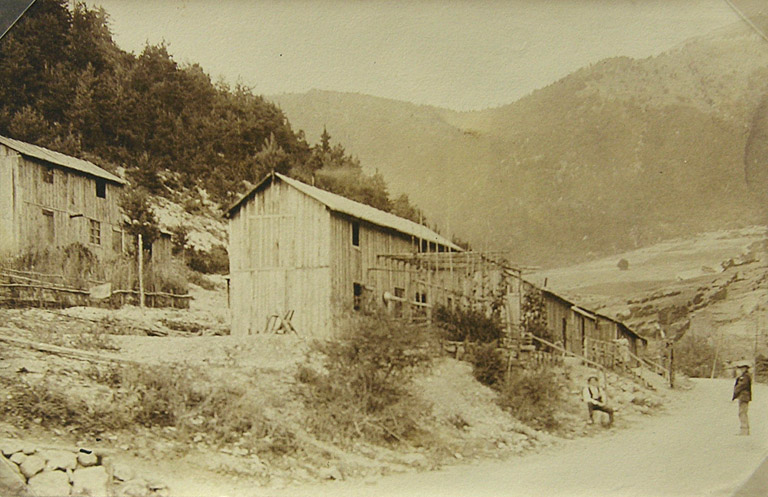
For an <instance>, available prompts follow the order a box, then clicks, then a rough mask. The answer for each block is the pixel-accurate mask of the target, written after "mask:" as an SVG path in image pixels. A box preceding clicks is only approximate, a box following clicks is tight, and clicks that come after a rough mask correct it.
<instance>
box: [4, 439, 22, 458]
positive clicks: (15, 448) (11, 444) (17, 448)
mask: <svg viewBox="0 0 768 497" xmlns="http://www.w3.org/2000/svg"><path fill="white" fill-rule="evenodd" d="M23 448H24V444H23V443H22V442H21V441H19V440H5V441H3V442H2V443H0V452H2V453H3V455H4V456H5V457H10V456H12V455H13V454H16V453H17V452H21V451H22V450H23Z"/></svg>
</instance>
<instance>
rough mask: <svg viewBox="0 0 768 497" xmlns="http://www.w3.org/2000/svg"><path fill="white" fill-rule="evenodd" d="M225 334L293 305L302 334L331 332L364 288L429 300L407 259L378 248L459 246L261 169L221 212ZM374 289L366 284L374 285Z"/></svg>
mask: <svg viewBox="0 0 768 497" xmlns="http://www.w3.org/2000/svg"><path fill="white" fill-rule="evenodd" d="M227 217H228V218H229V257H230V287H231V296H230V307H231V311H232V333H233V334H236V335H242V334H250V333H257V332H259V331H261V330H264V329H265V327H266V323H267V320H268V319H270V316H274V315H277V316H280V317H284V316H285V315H286V314H287V313H292V318H291V319H292V324H293V326H294V327H295V328H296V329H297V330H298V332H299V333H301V334H303V335H314V336H323V335H326V336H327V335H328V334H329V333H331V331H332V329H333V327H334V324H335V321H336V319H337V318H339V317H342V316H344V315H345V314H346V313H349V312H353V311H354V310H356V309H359V308H360V307H361V305H362V300H363V299H364V298H367V296H369V295H370V296H371V297H376V298H380V297H381V296H383V295H385V294H387V295H390V296H392V297H394V299H393V300H394V301H396V302H403V301H406V300H407V301H411V299H413V300H416V301H418V302H419V303H421V304H427V303H428V302H430V301H431V294H432V286H431V285H430V284H429V282H428V281H418V282H417V281H415V280H414V278H412V277H411V275H412V273H413V272H414V271H415V269H414V268H413V267H412V266H413V263H412V262H409V261H398V260H394V259H392V258H390V259H389V260H388V262H387V264H389V266H388V267H389V270H388V273H387V275H386V277H384V278H382V277H381V274H379V273H378V272H377V271H375V269H377V268H380V266H381V263H380V259H381V256H382V255H387V254H389V255H392V254H412V253H419V252H424V253H436V254H439V253H446V252H459V251H461V250H462V249H461V248H460V247H458V246H457V245H455V244H454V243H452V242H451V241H449V240H447V239H445V238H444V237H442V236H440V235H438V234H437V233H435V232H434V231H432V230H430V229H429V228H427V227H425V226H422V225H420V224H417V223H414V222H412V221H409V220H406V219H403V218H400V217H397V216H395V215H393V214H390V213H387V212H383V211H381V210H378V209H375V208H373V207H370V206H367V205H364V204H361V203H359V202H355V201H352V200H349V199H347V198H344V197H342V196H340V195H336V194H333V193H330V192H327V191H324V190H321V189H319V188H315V187H313V186H310V185H307V184H305V183H302V182H300V181H297V180H295V179H292V178H288V177H286V176H284V175H281V174H277V173H276V174H272V175H269V176H267V177H266V178H265V179H264V180H262V181H261V182H260V183H259V184H258V185H256V186H255V187H254V188H253V189H252V190H251V191H250V192H249V193H247V194H246V195H244V196H243V197H242V198H241V199H240V200H238V201H237V202H236V203H235V204H234V205H233V206H232V207H230V208H229V209H228V211H227ZM374 289H375V291H373V290H374Z"/></svg>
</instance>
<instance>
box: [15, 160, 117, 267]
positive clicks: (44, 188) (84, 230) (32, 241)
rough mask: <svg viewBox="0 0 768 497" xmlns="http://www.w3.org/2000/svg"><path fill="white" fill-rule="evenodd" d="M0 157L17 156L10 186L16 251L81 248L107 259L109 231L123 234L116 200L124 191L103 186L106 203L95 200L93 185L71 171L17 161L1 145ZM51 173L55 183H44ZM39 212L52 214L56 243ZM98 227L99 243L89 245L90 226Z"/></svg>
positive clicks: (110, 252) (94, 184)
mask: <svg viewBox="0 0 768 497" xmlns="http://www.w3.org/2000/svg"><path fill="white" fill-rule="evenodd" d="M0 156H5V157H8V156H16V157H18V158H17V161H18V166H17V176H16V178H15V180H16V181H15V182H14V186H13V187H14V188H15V190H16V195H17V202H16V204H15V206H14V207H15V210H14V224H15V225H16V229H17V230H18V231H17V233H18V240H19V243H18V247H17V248H18V249H19V250H37V249H42V248H45V247H46V246H48V245H53V246H66V245H69V244H71V243H75V242H80V243H82V244H83V245H85V246H86V247H88V248H89V249H90V250H91V251H92V252H93V253H94V254H95V255H96V256H98V257H99V258H101V259H109V258H112V257H114V256H115V255H117V254H115V253H114V251H113V250H112V247H113V244H112V236H113V228H114V229H117V230H120V229H122V214H121V212H120V207H119V196H120V195H121V193H122V186H120V185H116V184H114V183H110V182H106V198H99V197H97V196H96V180H95V179H94V178H92V177H89V176H85V175H82V174H78V173H77V172H74V171H72V170H69V169H65V168H62V167H58V166H55V165H49V164H46V163H44V162H42V161H38V160H36V159H30V158H27V157H24V156H19V155H18V154H17V153H16V152H15V151H14V150H12V149H9V148H7V147H5V146H2V145H0ZM49 168H51V169H52V171H53V183H48V182H45V181H44V180H43V177H44V174H45V172H46V171H47V170H48V169H49ZM43 211H50V212H52V213H53V228H54V239H53V242H52V243H51V244H49V243H48V241H47V240H48V230H49V225H48V223H49V220H50V218H48V217H46V216H45V215H44V214H43ZM91 220H95V221H98V222H99V223H100V231H101V240H100V243H99V244H95V243H91V225H90V221H91Z"/></svg>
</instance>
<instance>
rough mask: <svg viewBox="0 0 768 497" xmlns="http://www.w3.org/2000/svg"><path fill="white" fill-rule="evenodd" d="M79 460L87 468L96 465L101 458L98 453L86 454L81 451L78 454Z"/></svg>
mask: <svg viewBox="0 0 768 497" xmlns="http://www.w3.org/2000/svg"><path fill="white" fill-rule="evenodd" d="M77 462H78V463H80V466H84V467H86V468H87V467H89V466H96V464H97V463H98V462H99V458H98V457H96V454H93V453H91V454H86V453H85V452H81V453H79V454H78V455H77Z"/></svg>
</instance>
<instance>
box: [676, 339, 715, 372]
mask: <svg viewBox="0 0 768 497" xmlns="http://www.w3.org/2000/svg"><path fill="white" fill-rule="evenodd" d="M713 364H715V373H716V374H718V373H720V372H721V371H722V369H723V368H722V363H721V362H720V361H719V360H718V361H715V347H714V346H713V345H712V344H711V343H710V342H709V340H707V339H706V338H705V337H703V336H701V335H697V334H695V333H686V334H685V336H683V338H681V339H680V340H679V341H678V342H677V343H676V344H675V367H676V369H678V370H679V371H680V372H682V373H683V374H685V375H687V376H690V377H691V378H709V377H710V375H711V374H712V365H713Z"/></svg>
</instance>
